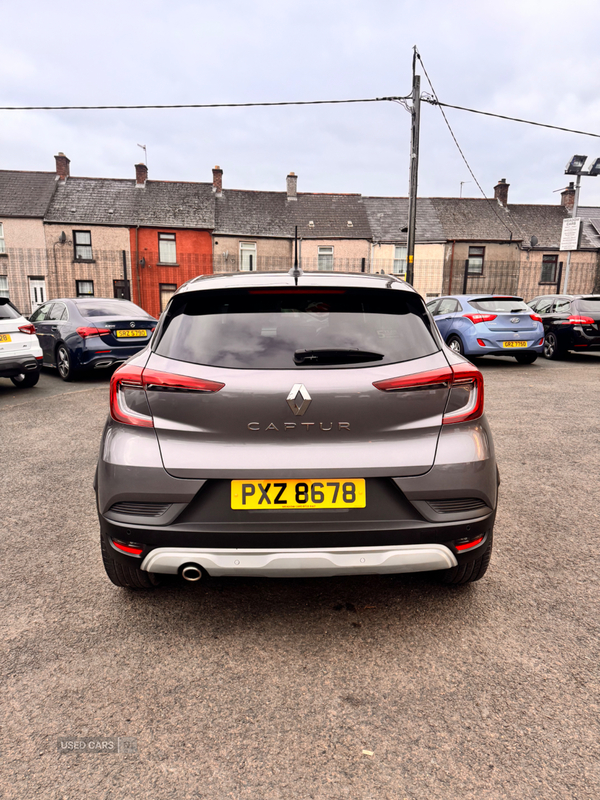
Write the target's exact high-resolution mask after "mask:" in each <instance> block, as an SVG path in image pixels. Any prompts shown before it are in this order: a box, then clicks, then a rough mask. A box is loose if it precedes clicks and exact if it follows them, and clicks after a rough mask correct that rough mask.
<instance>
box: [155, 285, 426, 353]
mask: <svg viewBox="0 0 600 800" xmlns="http://www.w3.org/2000/svg"><path fill="white" fill-rule="evenodd" d="M153 349H154V350H155V352H156V353H157V354H158V355H161V356H165V357H167V358H174V359H177V360H178V361H187V362H191V363H193V364H204V365H209V366H215V367H231V368H244V369H297V368H304V367H309V368H320V367H323V366H329V367H331V366H332V365H335V366H336V367H348V366H373V365H375V364H391V363H396V362H400V361H408V360H410V359H414V358H421V357H423V356H427V355H431V354H432V353H435V352H436V351H437V350H439V347H438V344H437V341H436V340H435V338H434V336H433V334H432V332H431V330H430V327H429V318H428V316H427V314H426V312H425V308H424V305H423V301H422V300H421V298H420V297H418V296H417V295H413V294H410V293H408V292H400V291H394V290H389V289H379V290H378V289H362V288H361V289H357V288H342V289H338V288H330V289H329V288H328V289H319V288H304V287H298V288H282V289H262V288H261V289H216V290H204V291H200V292H195V293H191V292H190V293H183V294H181V295H177V296H175V297H174V298H173V300H172V301H171V304H170V305H169V308H168V310H167V313H166V315H165V319H164V323H163V327H162V331H161V335H160V339H159V340H158V342H157V343H156V344H155V346H154V347H153Z"/></svg>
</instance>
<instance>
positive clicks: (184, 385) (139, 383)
mask: <svg viewBox="0 0 600 800" xmlns="http://www.w3.org/2000/svg"><path fill="white" fill-rule="evenodd" d="M224 386H225V384H224V383H219V382H217V381H208V380H204V379H202V378H192V377H190V376H188V375H174V374H172V373H169V372H161V371H159V370H156V369H144V368H143V367H134V366H131V365H129V364H125V365H123V366H122V367H119V369H118V370H116V371H115V372H114V374H113V376H112V378H111V381H110V414H111V417H112V418H113V419H114V420H115V421H116V422H122V423H124V424H125V425H136V426H138V427H141V428H153V427H154V422H153V420H152V417H151V416H149V415H148V414H142V413H139V411H136V410H135V409H134V408H132V407H131V404H132V401H131V398H129V402H128V397H127V394H128V392H133V393H135V392H144V398H145V392H146V391H161V392H199V393H203V394H207V393H212V392H218V391H219V390H220V389H222V388H223V387H224ZM138 406H139V403H138ZM146 407H147V403H146ZM148 410H149V409H148Z"/></svg>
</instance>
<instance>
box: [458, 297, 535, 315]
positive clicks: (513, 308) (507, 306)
mask: <svg viewBox="0 0 600 800" xmlns="http://www.w3.org/2000/svg"><path fill="white" fill-rule="evenodd" d="M469 305H471V306H473V308H476V309H477V310H478V311H491V312H492V313H493V314H516V313H517V312H529V313H530V312H531V309H530V308H529V306H528V305H527V304H526V303H524V302H523V300H522V299H521V298H520V297H489V298H481V299H478V300H469Z"/></svg>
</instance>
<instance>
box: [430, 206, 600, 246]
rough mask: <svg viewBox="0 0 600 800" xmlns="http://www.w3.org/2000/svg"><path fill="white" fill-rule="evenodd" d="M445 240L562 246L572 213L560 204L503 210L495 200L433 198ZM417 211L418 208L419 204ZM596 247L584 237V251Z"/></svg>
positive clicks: (582, 243)
mask: <svg viewBox="0 0 600 800" xmlns="http://www.w3.org/2000/svg"><path fill="white" fill-rule="evenodd" d="M431 202H432V204H433V206H434V208H435V209H436V211H437V213H438V215H439V218H440V222H441V224H442V228H443V230H444V235H445V238H446V239H447V240H448V241H452V240H457V241H474V240H477V241H482V242H483V241H489V242H506V241H510V239H511V231H512V240H513V241H517V242H522V243H523V245H524V246H529V242H530V239H531V237H532V236H537V239H538V244H537V247H538V248H556V249H558V248H559V246H560V237H561V232H562V223H563V220H565V219H568V217H569V213H568V211H567V209H566V208H565V207H564V206H561V205H556V206H554V205H552V206H551V205H521V204H514V203H509V204H508V206H507V208H506V209H505V208H502V207H501V206H500V205H499V204H498V203H497V201H495V200H489V201H488V200H484V199H481V200H479V199H477V198H457V197H433V198H431ZM417 208H418V205H417ZM594 247H595V245H594V244H593V242H592V241H590V239H589V238H588V237H587V236H586V235H585V233H584V235H583V237H582V241H581V248H582V249H586V248H594Z"/></svg>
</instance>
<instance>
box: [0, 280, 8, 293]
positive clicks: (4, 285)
mask: <svg viewBox="0 0 600 800" xmlns="http://www.w3.org/2000/svg"><path fill="white" fill-rule="evenodd" d="M8 296H9V295H8V276H7V275H0V297H8Z"/></svg>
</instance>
